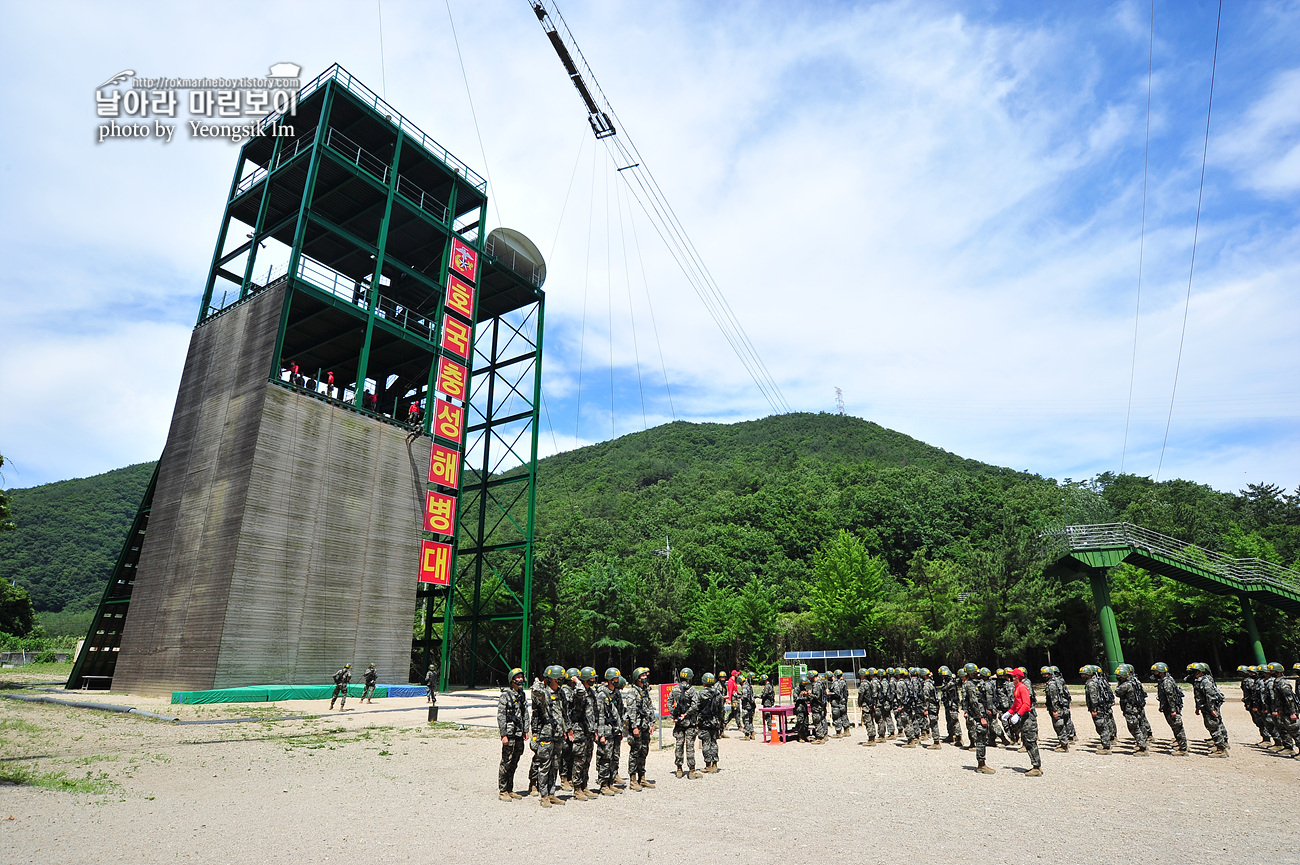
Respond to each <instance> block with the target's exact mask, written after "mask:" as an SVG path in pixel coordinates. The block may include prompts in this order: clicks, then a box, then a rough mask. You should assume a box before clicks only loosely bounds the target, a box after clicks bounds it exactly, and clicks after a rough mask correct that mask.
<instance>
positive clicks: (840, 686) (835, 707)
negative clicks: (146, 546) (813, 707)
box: [830, 675, 849, 736]
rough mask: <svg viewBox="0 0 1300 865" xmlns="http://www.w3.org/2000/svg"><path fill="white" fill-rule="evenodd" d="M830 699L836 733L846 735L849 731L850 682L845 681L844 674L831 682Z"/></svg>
mask: <svg viewBox="0 0 1300 865" xmlns="http://www.w3.org/2000/svg"><path fill="white" fill-rule="evenodd" d="M830 701H831V721H832V723H834V725H835V735H837V736H843V735H846V734H847V733H848V731H849V683H848V682H846V681H844V676H842V675H839V676H836V677H835V679H834V680H833V681H832V682H831V684H830Z"/></svg>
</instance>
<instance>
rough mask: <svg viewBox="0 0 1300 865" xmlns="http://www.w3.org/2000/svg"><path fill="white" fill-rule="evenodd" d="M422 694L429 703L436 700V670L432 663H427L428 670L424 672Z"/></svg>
mask: <svg viewBox="0 0 1300 865" xmlns="http://www.w3.org/2000/svg"><path fill="white" fill-rule="evenodd" d="M424 696H425V699H426V700H427V701H428V702H430V703H435V704H436V703H437V702H438V671H437V669H436V668H435V667H434V666H433V664H430V665H429V672H427V673H425V674H424Z"/></svg>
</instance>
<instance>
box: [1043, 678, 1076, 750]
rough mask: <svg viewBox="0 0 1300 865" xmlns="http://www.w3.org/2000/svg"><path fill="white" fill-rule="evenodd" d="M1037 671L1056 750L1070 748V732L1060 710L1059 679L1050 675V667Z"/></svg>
mask: <svg viewBox="0 0 1300 865" xmlns="http://www.w3.org/2000/svg"><path fill="white" fill-rule="evenodd" d="M1038 672H1040V673H1042V674H1043V679H1044V680H1045V681H1044V683H1043V703H1044V704H1046V706H1047V714H1048V716H1049V717H1051V719H1052V729H1053V730H1055V731H1056V747H1055V748H1054V749H1053V750H1056V751H1062V752H1064V751H1069V750H1070V734H1069V733H1067V732H1066V729H1065V716H1064V715H1063V714H1062V712H1061V700H1062V696H1061V680H1060V679H1058V678H1056V677H1055V676H1053V675H1052V668H1051V667H1043V668H1042V669H1040V670H1039V671H1038Z"/></svg>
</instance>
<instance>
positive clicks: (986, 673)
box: [980, 667, 993, 679]
mask: <svg viewBox="0 0 1300 865" xmlns="http://www.w3.org/2000/svg"><path fill="white" fill-rule="evenodd" d="M980 675H981V676H983V677H984V678H986V679H987V678H989V677H990V676H992V675H993V673H992V672H991V671H990V670H989V668H988V667H980Z"/></svg>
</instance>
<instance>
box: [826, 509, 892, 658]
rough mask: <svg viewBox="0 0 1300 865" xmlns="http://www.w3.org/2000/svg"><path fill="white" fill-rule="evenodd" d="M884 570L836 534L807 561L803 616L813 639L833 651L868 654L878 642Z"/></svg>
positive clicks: (859, 545)
mask: <svg viewBox="0 0 1300 865" xmlns="http://www.w3.org/2000/svg"><path fill="white" fill-rule="evenodd" d="M888 573H889V567H888V565H887V564H886V563H885V560H884V559H882V558H879V557H877V556H872V555H871V554H870V553H868V552H867V547H866V545H865V544H864V543H863V542H862V541H861V540H860V539H859V538H857V537H856V536H854V535H853V534H851V533H850V532H848V531H845V530H844V529H840V531H839V533H838V534H836V535H835V537H834V538H833V539H832V540H830V541H829V542H827V544H826V545H825V546H824V547H822V549H820V550H818V551H817V552H816V553H815V554H814V555H813V580H812V582H810V583H809V584H808V611H809V613H811V615H812V621H813V627H814V629H815V633H816V635H817V636H818V637H819V638H820V639H821V640H822V641H823V642H825V643H826V644H828V645H835V646H836V647H838V648H854V649H861V648H868V649H874V648H876V646H877V645H878V643H879V641H880V636H881V634H880V623H881V617H882V615H883V613H884V609H883V608H884V602H885V597H884V588H885V580H886V577H887V576H888Z"/></svg>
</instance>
